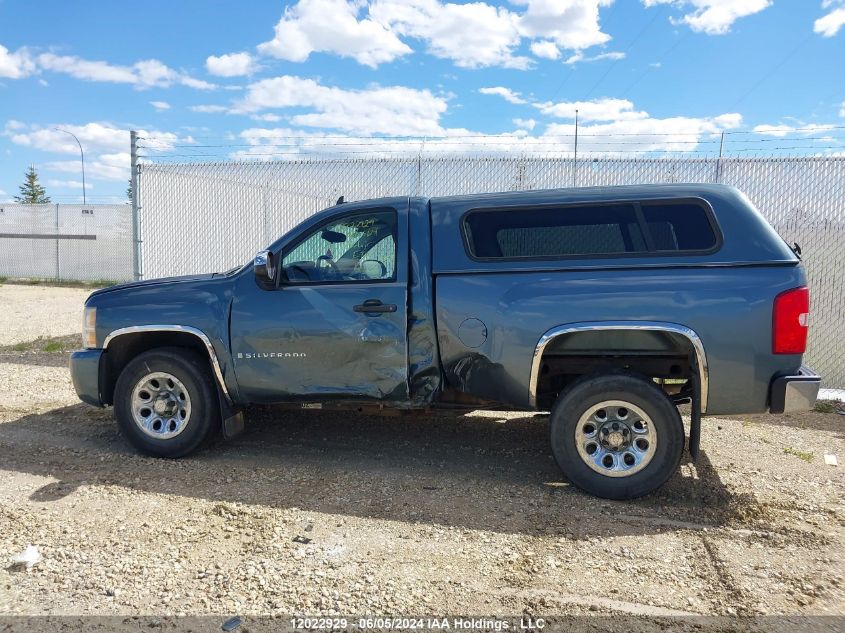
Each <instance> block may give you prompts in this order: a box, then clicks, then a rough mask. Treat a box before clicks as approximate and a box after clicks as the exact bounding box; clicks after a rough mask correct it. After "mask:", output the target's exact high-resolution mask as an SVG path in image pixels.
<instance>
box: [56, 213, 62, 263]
mask: <svg viewBox="0 0 845 633" xmlns="http://www.w3.org/2000/svg"><path fill="white" fill-rule="evenodd" d="M60 275H61V270H60V269H59V205H58V203H56V279H61V276H60Z"/></svg>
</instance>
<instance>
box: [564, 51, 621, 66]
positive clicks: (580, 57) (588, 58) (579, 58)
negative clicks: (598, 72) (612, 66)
mask: <svg viewBox="0 0 845 633" xmlns="http://www.w3.org/2000/svg"><path fill="white" fill-rule="evenodd" d="M603 59H613V60H616V59H625V53H622V52H620V51H611V52H609V53H599V54H598V55H584V51H578V52H576V53H575V54H573V55H570V56H569V57H568V58H567V59H566V61H564V62H563V63H564V64H577V63H578V62H600V61H602V60H603Z"/></svg>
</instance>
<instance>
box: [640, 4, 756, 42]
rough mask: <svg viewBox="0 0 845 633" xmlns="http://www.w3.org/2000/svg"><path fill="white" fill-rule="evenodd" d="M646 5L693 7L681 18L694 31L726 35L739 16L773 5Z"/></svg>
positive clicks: (742, 16)
mask: <svg viewBox="0 0 845 633" xmlns="http://www.w3.org/2000/svg"><path fill="white" fill-rule="evenodd" d="M642 1H643V4H644V5H645V6H646V7H653V6H656V5H658V4H671V5H674V6H675V7H678V8H684V9H685V8H687V7H692V11H691V12H690V13H687V14H686V15H684V16H683V18H681V20H680V21H681V22H683V23H685V24H687V25H688V26H689V27H690V28H691V29H692V30H693V31H696V32H699V33H707V34H708V35H724V34H725V33H727V32H728V31H730V29H731V26H732V25H733V23H734V22H736V21H737V20H738V19H739V18H744V17H746V16H749V15H753V14H755V13H759V12H760V11H763V10H764V9H766V8H768V7H770V6H771V5H772V0H642Z"/></svg>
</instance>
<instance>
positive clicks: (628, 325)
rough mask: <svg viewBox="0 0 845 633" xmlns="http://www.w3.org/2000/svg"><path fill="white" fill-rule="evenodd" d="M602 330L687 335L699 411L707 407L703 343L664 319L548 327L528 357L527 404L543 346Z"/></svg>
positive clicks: (533, 397)
mask: <svg viewBox="0 0 845 633" xmlns="http://www.w3.org/2000/svg"><path fill="white" fill-rule="evenodd" d="M601 330H641V331H647V332H671V333H673V334H680V335H681V336H684V337H686V339H687V340H688V341H689V342H690V344H691V345H692V347H693V349H694V350H695V360H696V365H697V366H698V377H699V384H700V385H701V412H702V413H705V412H706V411H707V396H708V392H709V378H710V374H709V368H708V365H707V354H706V353H705V351H704V344H703V343H702V342H701V337H699V336H698V334H696V332H695V331H694V330H692V329H690V328H688V327H686V326H685V325H680V324H678V323H665V322H663V321H589V322H582V323H569V324H567V325H559V326H557V327H553V328H552V329H550V330H549V331H547V332H546V333H545V334H543V336H541V337H540V340H539V341H538V342H537V347H536V348H535V349H534V357H533V359H532V361H531V378H530V383H529V385H528V406H529V407H531V408H532V409H536V408H537V382H538V380H539V378H540V361H541V360H542V359H543V352H544V351H545V349H546V346H547V345H548V344H549V343H550V342H551V341H552V340H553V339H555V338H557V337H558V336H563V335H565V334H572V333H574V332H589V331H601Z"/></svg>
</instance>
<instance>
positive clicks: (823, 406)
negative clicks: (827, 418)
mask: <svg viewBox="0 0 845 633" xmlns="http://www.w3.org/2000/svg"><path fill="white" fill-rule="evenodd" d="M841 406H842V402H840V401H839V400H819V401H818V402H816V406H814V407H813V411H815V412H816V413H836V412H838V411H839V407H841Z"/></svg>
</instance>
